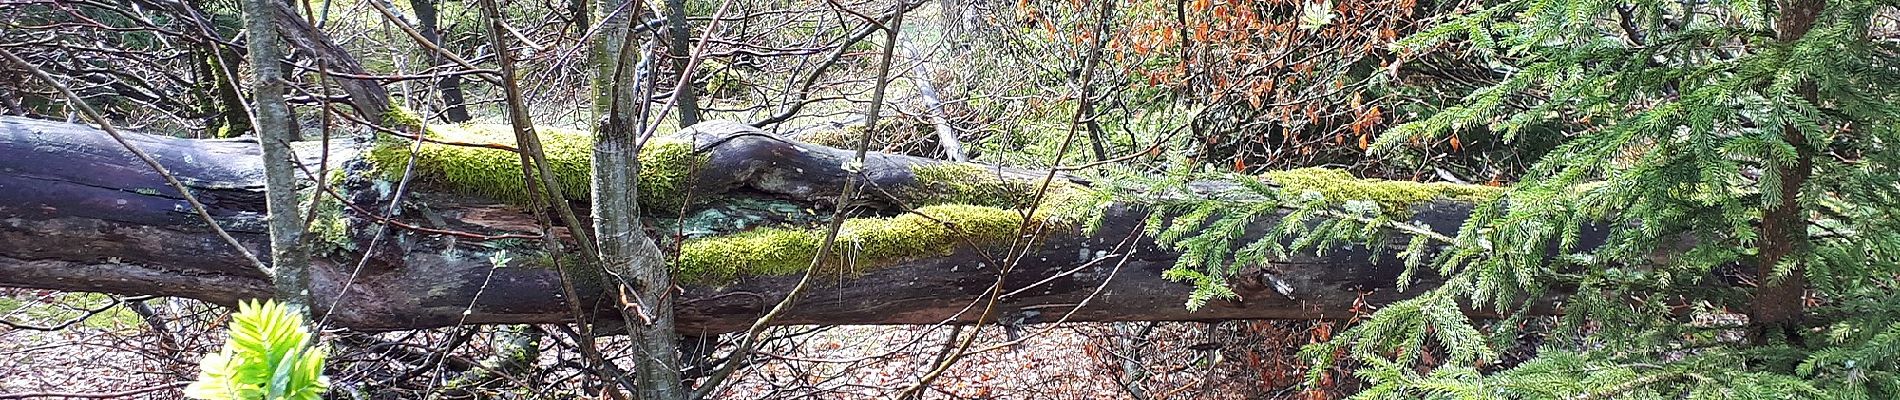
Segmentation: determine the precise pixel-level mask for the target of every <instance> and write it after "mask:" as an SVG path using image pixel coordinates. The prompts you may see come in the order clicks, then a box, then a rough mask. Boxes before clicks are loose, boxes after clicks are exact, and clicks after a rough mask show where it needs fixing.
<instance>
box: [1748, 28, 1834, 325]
mask: <svg viewBox="0 0 1900 400" xmlns="http://www.w3.org/2000/svg"><path fill="white" fill-rule="evenodd" d="M1777 5H1778V6H1779V10H1778V11H1779V14H1778V15H1777V16H1776V19H1775V29H1776V32H1775V40H1776V41H1777V42H1780V43H1781V44H1783V45H1791V44H1793V43H1794V42H1796V41H1799V40H1801V37H1803V36H1807V34H1808V31H1809V30H1810V29H1813V28H1814V24H1815V20H1816V19H1818V18H1820V16H1821V11H1822V9H1823V8H1825V7H1826V6H1827V2H1826V1H1823V0H1782V1H1779V2H1777ZM1795 91H1796V92H1798V93H1799V94H1800V95H1801V97H1802V98H1803V99H1805V100H1807V101H1808V102H1809V103H1812V104H1815V105H1817V106H1818V105H1819V99H1818V95H1817V94H1816V89H1815V86H1814V83H1813V82H1810V81H1804V82H1802V83H1801V84H1800V85H1799V87H1797V88H1796V89H1795ZM1781 136H1782V138H1781V139H1782V140H1784V141H1786V142H1788V145H1789V146H1793V147H1794V149H1795V159H1794V160H1792V162H1789V163H1786V164H1782V165H1776V166H1773V168H1775V169H1776V170H1777V171H1776V176H1778V177H1779V179H1780V180H1781V181H1780V182H1778V183H1779V185H1778V186H1779V188H1780V192H1778V193H1775V195H1776V197H1779V198H1780V199H1781V201H1780V202H1779V203H1775V204H1773V205H1772V206H1770V207H1769V208H1768V210H1767V211H1766V212H1764V213H1763V214H1762V219H1761V244H1760V245H1759V248H1758V249H1757V252H1756V254H1758V255H1759V256H1758V257H1759V259H1758V260H1757V264H1756V266H1755V276H1756V277H1758V279H1760V280H1761V287H1759V288H1757V289H1755V296H1754V298H1753V299H1751V300H1750V304H1749V315H1748V318H1749V321H1748V322H1749V325H1751V326H1752V327H1753V328H1754V329H1752V331H1751V333H1750V336H1751V340H1752V341H1754V342H1756V343H1762V342H1765V341H1766V340H1768V339H1769V337H1770V336H1771V335H1781V336H1783V338H1784V339H1787V340H1798V339H1800V337H1801V334H1800V332H1799V330H1798V324H1800V322H1801V318H1802V316H1803V315H1805V314H1806V311H1805V309H1806V302H1805V301H1804V297H1805V295H1806V294H1807V289H1808V288H1807V286H1808V278H1807V272H1806V271H1805V268H1803V266H1802V265H1801V263H1800V261H1788V260H1789V257H1794V256H1798V253H1797V252H1798V251H1800V250H1801V248H1800V246H1802V245H1803V244H1805V243H1807V242H1808V219H1807V216H1806V214H1807V212H1806V211H1805V210H1803V208H1802V204H1801V189H1802V188H1803V187H1805V186H1807V180H1808V177H1809V176H1810V175H1813V174H1814V153H1815V151H1814V146H1811V145H1809V144H1808V139H1807V135H1806V134H1804V133H1802V131H1801V128H1800V127H1798V126H1794V125H1787V126H1783V127H1782V129H1781ZM1783 263H1791V264H1792V265H1791V266H1789V268H1788V272H1787V273H1786V274H1779V273H1776V271H1779V270H1781V268H1782V264H1783Z"/></svg>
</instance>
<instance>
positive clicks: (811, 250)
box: [675, 204, 1041, 284]
mask: <svg viewBox="0 0 1900 400" xmlns="http://www.w3.org/2000/svg"><path fill="white" fill-rule="evenodd" d="M1022 223H1023V217H1022V214H1021V213H1020V212H1017V211H1013V210H1007V209H1002V208H996V207H985V206H975V205H967V204H940V205H933V206H927V207H923V208H918V209H917V210H915V211H912V212H911V213H907V214H903V215H898V216H895V217H889V218H856V219H851V220H847V221H845V222H844V226H843V227H842V228H841V229H840V230H839V231H838V240H837V243H836V246H835V247H834V248H833V250H834V251H832V255H831V256H829V257H828V258H827V260H825V262H824V263H823V264H821V265H820V268H825V269H830V270H836V271H840V272H843V273H856V272H862V271H867V270H871V269H875V268H879V267H883V266H888V265H890V264H892V263H895V262H899V261H903V260H907V259H914V258H921V257H937V256H944V255H948V254H950V253H951V252H953V251H955V250H956V249H957V248H959V247H964V246H967V245H971V244H974V245H977V246H993V245H1004V244H1008V242H1009V241H1010V240H1011V239H1014V238H1015V237H1016V235H1017V228H1019V227H1021V226H1022ZM1031 223H1032V224H1034V223H1041V220H1039V219H1038V220H1035V221H1031ZM825 234H826V231H825V230H824V229H817V228H814V229H785V228H762V229H754V230H751V231H746V232H743V233H738V234H732V235H726V236H719V237H709V238H703V239H694V240H688V241H686V242H685V243H684V244H683V245H682V246H680V257H679V261H678V262H677V263H676V264H675V266H676V267H677V269H678V271H679V272H678V275H677V276H678V277H679V279H680V280H681V281H683V282H691V283H699V284H718V283H722V282H728V281H730V280H732V279H733V278H735V277H739V276H758V275H788V274H793V273H798V272H802V271H804V270H805V269H806V268H807V267H809V266H810V265H811V261H812V257H813V256H814V255H816V254H817V253H818V247H819V245H821V244H822V243H824V239H825Z"/></svg>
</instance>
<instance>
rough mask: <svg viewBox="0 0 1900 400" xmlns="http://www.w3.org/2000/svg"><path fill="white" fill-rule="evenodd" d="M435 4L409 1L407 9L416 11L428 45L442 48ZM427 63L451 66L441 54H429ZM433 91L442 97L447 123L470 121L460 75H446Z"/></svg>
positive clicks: (422, 0)
mask: <svg viewBox="0 0 1900 400" xmlns="http://www.w3.org/2000/svg"><path fill="white" fill-rule="evenodd" d="M435 2H436V0H409V8H412V9H415V10H416V24H417V25H419V26H418V28H421V29H419V30H420V31H421V32H422V37H423V38H424V39H428V41H429V43H431V44H434V45H435V46H436V47H443V45H442V30H441V28H438V27H437V25H439V24H440V21H441V18H440V17H437V16H436V8H435ZM443 48H446V47H443ZM429 62H431V63H434V64H435V66H436V68H443V67H447V66H450V65H453V64H452V63H450V62H449V60H447V59H444V58H443V57H442V55H441V54H436V53H435V52H429ZM435 90H436V91H437V92H439V93H440V94H441V96H442V113H443V116H445V117H447V119H448V121H449V122H456V123H461V122H468V121H469V119H471V117H470V116H469V115H468V104H467V103H468V101H467V100H465V99H463V97H462V76H461V75H446V76H443V77H442V79H437V80H435Z"/></svg>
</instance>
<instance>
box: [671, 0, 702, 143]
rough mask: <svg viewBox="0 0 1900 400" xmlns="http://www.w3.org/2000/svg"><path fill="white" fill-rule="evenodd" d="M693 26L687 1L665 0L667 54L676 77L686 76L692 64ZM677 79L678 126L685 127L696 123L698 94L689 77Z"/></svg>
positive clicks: (697, 118)
mask: <svg viewBox="0 0 1900 400" xmlns="http://www.w3.org/2000/svg"><path fill="white" fill-rule="evenodd" d="M692 34H693V30H692V27H691V26H690V25H687V24H686V0H666V54H667V56H668V58H671V59H672V61H673V73H675V74H678V75H676V77H688V76H691V75H692V74H693V71H690V70H688V68H691V67H692V66H691V65H689V64H691V63H692V60H691V57H692V54H691V53H692V41H691V40H690V39H691V37H692ZM675 81H676V82H680V85H679V87H675V88H673V90H677V91H679V95H678V96H677V97H675V98H676V99H679V104H676V105H675V106H676V107H679V112H680V127H681V128H685V127H688V126H693V124H697V123H699V121H700V119H699V93H698V92H696V91H694V87H695V86H694V85H693V81H692V80H690V79H675Z"/></svg>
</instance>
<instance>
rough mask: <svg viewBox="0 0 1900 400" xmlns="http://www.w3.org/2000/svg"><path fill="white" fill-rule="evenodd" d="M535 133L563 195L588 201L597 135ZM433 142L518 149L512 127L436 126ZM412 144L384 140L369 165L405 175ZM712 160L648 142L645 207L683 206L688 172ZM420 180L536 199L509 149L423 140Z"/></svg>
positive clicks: (682, 146) (686, 147)
mask: <svg viewBox="0 0 1900 400" xmlns="http://www.w3.org/2000/svg"><path fill="white" fill-rule="evenodd" d="M535 131H536V133H537V134H538V135H539V137H540V138H541V147H542V150H544V153H545V154H546V156H547V160H548V165H549V167H550V168H551V169H552V170H553V172H554V176H555V177H556V180H557V181H559V182H560V184H561V189H562V194H563V195H565V196H566V197H567V198H568V199H570V200H585V199H587V198H588V197H589V192H588V186H589V182H591V179H592V178H591V173H592V171H591V165H592V162H593V145H594V141H593V136H592V135H589V134H587V133H586V132H581V131H576V130H571V129H559V128H545V127H543V128H536V129H535ZM428 137H429V138H431V139H434V140H438V141H442V142H448V143H461V144H499V145H505V146H509V147H513V146H514V145H515V135H514V129H513V128H512V127H510V126H508V125H434V126H430V127H429V129H428ZM413 145H414V143H413V142H411V141H409V140H405V139H401V138H397V137H393V136H385V137H383V138H381V139H380V140H378V142H377V146H376V148H375V149H374V150H372V151H371V152H370V160H371V161H372V162H374V163H375V164H376V166H377V170H378V171H380V172H382V173H384V174H386V175H387V176H389V177H391V178H394V177H397V176H400V175H401V174H402V171H403V168H404V166H405V165H407V163H408V161H409V153H410V148H411V146H413ZM705 161H706V156H705V155H703V154H698V153H696V152H694V150H693V145H692V143H689V142H685V141H681V140H674V139H667V138H655V139H653V140H651V141H649V142H648V143H647V145H646V148H645V149H643V150H642V151H641V152H640V163H641V170H640V205H641V206H642V207H645V208H647V209H650V210H673V209H677V208H678V207H679V205H680V203H681V201H682V200H683V199H684V196H685V194H686V190H687V185H688V184H689V183H690V182H689V181H688V175H690V174H691V173H692V172H693V171H694V170H697V169H698V168H699V167H700V166H703V165H704V163H705ZM415 176H416V177H417V179H421V180H422V181H424V182H429V183H434V184H439V185H442V186H444V187H447V188H449V189H452V190H456V191H460V192H464V193H472V194H478V195H483V196H489V197H493V198H497V199H502V200H508V201H515V202H525V201H526V200H528V199H529V197H528V192H527V186H526V185H525V183H524V182H523V179H524V178H523V174H522V170H521V158H520V155H518V154H516V153H515V152H512V151H508V150H502V149H494V148H485V147H473V146H462V145H453V144H438V143H424V144H423V145H422V147H421V149H420V150H418V151H417V153H416V168H415Z"/></svg>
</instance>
